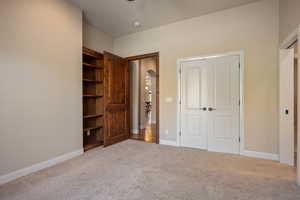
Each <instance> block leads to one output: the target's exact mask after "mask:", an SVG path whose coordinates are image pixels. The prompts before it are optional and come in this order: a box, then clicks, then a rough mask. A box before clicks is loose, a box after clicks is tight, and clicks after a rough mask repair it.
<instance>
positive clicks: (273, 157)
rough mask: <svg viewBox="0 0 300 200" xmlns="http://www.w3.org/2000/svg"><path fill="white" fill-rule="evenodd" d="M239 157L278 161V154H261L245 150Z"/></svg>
mask: <svg viewBox="0 0 300 200" xmlns="http://www.w3.org/2000/svg"><path fill="white" fill-rule="evenodd" d="M240 155H242V156H248V157H254V158H262V159H267V160H276V161H279V155H278V154H271V153H262V152H256V151H248V150H245V151H243V152H241V153H240Z"/></svg>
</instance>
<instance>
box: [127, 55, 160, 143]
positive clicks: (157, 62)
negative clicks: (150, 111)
mask: <svg viewBox="0 0 300 200" xmlns="http://www.w3.org/2000/svg"><path fill="white" fill-rule="evenodd" d="M153 57H155V58H156V143H157V144H159V52H154V53H148V54H143V55H137V56H131V57H127V58H126V60H127V64H128V65H129V62H130V61H135V60H141V59H144V58H153ZM129 74H130V73H129ZM130 78H131V77H129V79H130ZM129 93H130V91H129ZM129 102H130V100H129ZM129 110H131V105H129ZM128 121H129V126H131V119H130V120H128Z"/></svg>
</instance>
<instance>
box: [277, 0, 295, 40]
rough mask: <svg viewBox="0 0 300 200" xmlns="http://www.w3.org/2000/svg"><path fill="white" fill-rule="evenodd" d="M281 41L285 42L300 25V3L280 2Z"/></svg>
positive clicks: (288, 0)
mask: <svg viewBox="0 0 300 200" xmlns="http://www.w3.org/2000/svg"><path fill="white" fill-rule="evenodd" d="M279 22H280V23H279V24H280V34H279V36H280V41H283V40H284V39H285V38H286V37H288V36H289V35H290V34H291V33H292V32H293V31H295V30H296V29H297V28H298V27H299V25H300V1H299V0H279Z"/></svg>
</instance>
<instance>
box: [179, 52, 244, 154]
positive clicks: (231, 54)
mask: <svg viewBox="0 0 300 200" xmlns="http://www.w3.org/2000/svg"><path fill="white" fill-rule="evenodd" d="M244 55H245V53H244V51H243V50H241V51H236V52H229V53H223V54H215V55H208V56H200V57H191V58H181V59H178V60H177V137H176V143H177V146H181V143H180V138H181V136H180V134H181V131H182V130H181V105H180V104H181V92H182V91H181V65H182V63H184V62H190V61H195V60H203V59H211V58H220V57H225V56H239V58H240V129H239V131H240V154H243V153H244V150H245V135H244V68H245V61H244Z"/></svg>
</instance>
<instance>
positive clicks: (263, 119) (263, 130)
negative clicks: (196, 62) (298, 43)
mask: <svg viewBox="0 0 300 200" xmlns="http://www.w3.org/2000/svg"><path fill="white" fill-rule="evenodd" d="M278 10H279V8H278V1H277V0H263V1H259V2H256V3H252V4H248V5H246V6H242V7H237V8H233V9H229V10H225V11H221V12H217V13H214V14H209V15H206V16H201V17H197V18H193V19H189V20H185V21H181V22H177V23H174V24H169V25H165V26H161V27H158V28H154V29H150V30H147V31H143V32H139V33H135V34H131V35H127V36H124V37H120V38H118V39H116V40H115V41H114V51H115V52H116V53H117V54H119V55H121V56H132V55H139V54H143V53H148V52H154V51H159V52H160V98H161V99H160V137H161V139H164V140H173V141H175V140H176V124H177V118H176V112H177V106H176V96H177V80H176V75H177V70H176V68H177V63H176V62H177V59H178V58H185V57H191V56H203V55H209V54H217V53H224V52H230V51H239V50H244V51H245V137H246V149H247V150H251V151H258V152H266V153H278V111H277V106H278V92H277V91H278V88H277V85H278V78H277V75H278V74H277V70H278V62H277V60H278V57H277V56H278V32H279V30H278V24H279V23H278ZM166 97H172V98H173V99H174V100H173V102H172V103H165V98H166ZM165 130H169V134H166V133H165Z"/></svg>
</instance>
